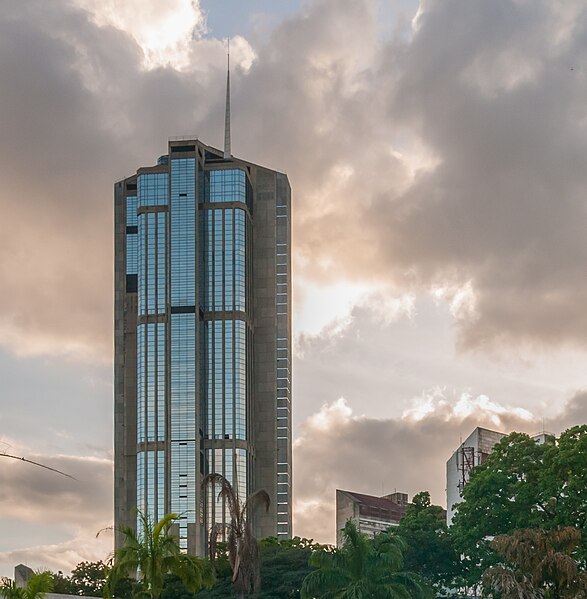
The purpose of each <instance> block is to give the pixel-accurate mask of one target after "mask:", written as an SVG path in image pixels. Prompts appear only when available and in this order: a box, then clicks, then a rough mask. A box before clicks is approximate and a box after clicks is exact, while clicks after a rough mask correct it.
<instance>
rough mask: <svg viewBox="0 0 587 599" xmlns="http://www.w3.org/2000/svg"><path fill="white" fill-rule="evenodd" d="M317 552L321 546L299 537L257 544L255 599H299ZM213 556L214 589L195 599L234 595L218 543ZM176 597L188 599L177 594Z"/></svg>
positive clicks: (270, 538) (222, 552)
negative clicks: (257, 588)
mask: <svg viewBox="0 0 587 599" xmlns="http://www.w3.org/2000/svg"><path fill="white" fill-rule="evenodd" d="M319 549H325V546H324V545H319V544H317V543H314V542H313V541H312V540H311V539H302V538H300V537H295V538H293V539H283V540H278V539H276V538H275V537H269V538H266V539H262V540H261V541H259V562H260V571H261V590H260V592H259V594H258V595H257V598H258V599H276V598H277V597H279V599H299V597H300V589H301V588H302V583H303V581H304V578H305V577H306V576H307V575H308V574H309V573H310V572H311V571H312V570H313V568H312V567H311V566H310V565H309V563H308V562H309V559H310V557H311V555H312V553H313V552H314V551H318V550H319ZM217 556H218V557H217V558H216V561H215V564H216V577H217V582H216V585H215V586H214V588H212V589H210V590H204V591H200V592H199V593H198V594H197V595H196V597H197V599H217V598H220V597H222V598H226V597H228V596H231V595H233V594H234V590H233V589H232V570H231V569H230V565H229V563H228V559H227V557H226V552H225V545H224V544H221V543H219V547H218V551H217ZM176 592H177V588H176ZM177 597H182V599H188V598H187V597H186V598H184V597H183V595H181V594H180V593H179V592H178V594H177ZM174 598H175V595H171V594H170V595H169V596H168V597H162V599H174Z"/></svg>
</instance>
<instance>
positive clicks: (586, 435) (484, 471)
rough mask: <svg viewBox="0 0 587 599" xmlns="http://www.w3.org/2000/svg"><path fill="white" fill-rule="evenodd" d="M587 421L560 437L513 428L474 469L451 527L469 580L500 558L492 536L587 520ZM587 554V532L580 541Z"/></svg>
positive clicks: (583, 526) (582, 523)
mask: <svg viewBox="0 0 587 599" xmlns="http://www.w3.org/2000/svg"><path fill="white" fill-rule="evenodd" d="M585 488H587V426H576V427H573V428H571V429H569V430H567V431H565V432H564V433H562V435H561V436H560V438H559V439H558V440H557V442H554V440H553V442H552V443H546V444H543V445H539V444H537V443H536V442H535V441H534V440H533V439H531V438H530V437H529V436H528V435H525V434H523V433H512V434H510V435H507V436H506V437H504V438H503V439H502V440H501V441H500V442H499V443H497V444H496V445H495V447H494V449H493V452H492V453H491V454H490V455H489V456H488V458H487V461H486V462H485V463H484V464H482V465H480V466H477V467H476V468H474V469H473V471H472V473H471V476H470V480H469V482H468V484H467V485H466V486H465V487H464V490H463V501H462V502H461V503H460V504H459V505H458V506H457V511H456V515H455V517H454V520H453V526H452V527H451V534H452V535H453V538H454V539H455V543H456V547H457V549H458V550H459V551H460V552H461V553H462V554H463V562H462V564H463V571H465V572H466V573H467V578H468V581H469V583H475V582H478V581H479V578H480V576H481V573H482V572H483V571H484V570H485V569H486V568H487V567H489V566H491V565H492V564H493V563H494V562H495V560H496V557H495V554H494V552H493V551H492V550H491V548H490V540H491V538H493V537H494V536H496V535H501V534H511V533H513V532H514V531H515V530H517V529H522V528H542V529H553V528H557V527H566V526H572V527H575V528H577V529H578V530H579V531H580V532H584V531H585V529H586V525H587V494H586V493H585V492H584V489H585ZM578 551H579V554H580V556H581V557H582V558H585V557H587V536H586V535H583V536H582V539H581V541H580V545H579V547H578Z"/></svg>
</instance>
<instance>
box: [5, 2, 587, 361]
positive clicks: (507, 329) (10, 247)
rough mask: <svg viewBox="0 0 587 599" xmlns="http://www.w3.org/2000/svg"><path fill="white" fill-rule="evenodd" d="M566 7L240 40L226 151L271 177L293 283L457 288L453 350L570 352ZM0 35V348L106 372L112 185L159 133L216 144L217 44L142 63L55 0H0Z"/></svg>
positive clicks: (294, 20) (544, 5)
mask: <svg viewBox="0 0 587 599" xmlns="http://www.w3.org/2000/svg"><path fill="white" fill-rule="evenodd" d="M583 10H584V8H583V7H582V5H581V3H579V2H571V3H569V2H565V3H558V2H555V3H553V2H547V1H546V0H544V1H541V2H538V3H519V2H514V0H500V1H499V2H497V3H491V4H490V5H488V4H487V3H484V2H483V1H482V0H474V1H473V2H470V1H467V2H464V1H463V0H451V1H450V2H438V1H435V0H431V1H428V2H422V4H421V8H420V13H419V16H418V19H417V24H418V25H417V28H416V29H415V31H414V32H412V33H411V34H410V35H407V36H406V35H400V36H398V37H396V38H393V39H391V40H390V39H388V40H387V41H382V40H381V37H380V33H381V32H380V31H379V30H378V21H377V18H378V12H377V3H376V2H375V0H361V1H360V2H357V1H350V0H342V1H341V0H338V1H336V2H334V1H332V0H316V1H315V2H313V3H310V4H308V5H306V6H305V8H304V9H303V10H302V11H301V12H300V13H298V14H297V15H294V16H292V17H290V18H288V19H287V20H285V21H284V22H282V23H281V24H279V25H278V26H277V28H276V30H275V31H274V33H273V35H272V36H270V37H269V38H268V39H267V38H263V39H264V40H265V41H259V42H257V46H256V47H255V48H254V50H255V53H256V60H255V61H254V62H253V64H252V66H251V68H250V69H249V70H244V69H243V68H240V67H237V68H235V71H234V74H233V79H234V85H233V88H234V123H235V125H234V142H235V143H234V146H235V149H236V151H237V152H238V153H239V154H242V155H245V156H247V157H249V158H251V159H252V160H257V161H259V162H262V163H265V164H269V165H273V166H277V167H282V168H287V170H288V172H289V174H290V178H291V180H292V183H293V187H294V192H295V208H296V210H295V222H294V233H295V240H296V262H297V272H298V274H299V275H304V276H306V277H315V278H316V279H317V280H320V281H322V282H325V281H328V280H331V281H332V280H335V279H340V278H341V277H343V278H353V279H354V280H363V281H366V282H371V283H380V284H388V283H389V282H392V283H393V284H395V285H396V286H401V287H403V288H404V289H409V290H413V291H418V292H419V291H422V290H423V289H428V288H429V287H430V286H431V285H440V286H449V287H452V288H453V289H458V288H462V287H463V286H464V285H467V284H469V285H470V289H471V298H472V299H474V303H475V310H474V311H473V310H471V311H469V313H467V314H465V315H463V316H462V317H461V318H460V321H459V331H460V343H461V346H462V347H467V348H474V347H482V348H488V349H490V348H492V347H494V346H495V345H496V344H497V345H499V344H500V343H522V344H523V343H534V342H541V343H546V344H553V345H558V344H561V343H565V342H569V343H575V344H579V345H581V346H583V343H584V340H585V338H586V336H587V321H586V319H585V315H584V310H583V309H582V305H583V304H584V303H585V296H586V295H587V289H586V288H585V286H584V285H583V279H584V277H582V274H581V268H582V266H581V265H582V264H583V263H584V262H585V259H586V258H587V251H586V242H585V237H584V235H583V228H584V227H583V224H584V219H585V216H584V209H583V200H582V198H583V195H584V194H583V189H584V187H585V184H586V183H587V181H586V180H585V174H584V173H585V169H583V168H582V166H581V165H582V159H583V156H584V155H585V149H586V147H585V141H584V140H585V139H586V136H585V134H584V133H585V132H584V124H583V122H584V116H583V106H584V104H585V102H584V97H585V71H584V68H583V65H584V64H585V63H586V61H585V58H586V57H587V53H586V47H585V43H584V40H585V22H586V21H585V19H582V18H580V17H581V15H582V11H583ZM455 15H458V18H455ZM357 31H361V32H362V33H361V35H356V32H357ZM447 31H451V32H452V33H451V35H447ZM0 32H1V34H2V35H1V42H0V44H1V48H0V49H1V51H2V52H1V56H2V58H1V59H0V60H1V62H0V66H1V68H0V84H1V85H2V89H3V90H5V92H4V93H3V98H2V102H1V103H0V117H1V118H0V122H1V123H2V124H1V125H0V134H1V136H2V140H3V143H2V144H0V174H1V175H2V176H1V177H0V181H1V183H0V202H1V203H2V209H3V211H4V213H5V214H6V213H7V214H10V215H11V216H10V218H8V219H3V223H2V225H1V229H2V230H1V231H0V232H1V236H2V246H1V253H0V280H1V282H2V287H3V289H4V293H3V296H2V299H1V300H0V336H1V337H2V340H3V342H4V343H5V344H7V345H9V346H10V347H12V348H13V349H16V350H17V351H21V352H23V353H27V352H28V353H30V352H36V353H47V352H55V351H61V352H65V353H69V354H71V353H77V354H83V352H86V353H87V352H94V353H96V352H97V353H99V354H100V355H101V356H102V357H104V358H105V359H108V358H109V355H110V347H111V333H110V328H111V327H110V325H109V323H110V322H111V318H112V311H111V299H110V296H109V294H107V293H104V290H107V289H109V288H111V281H112V278H111V277H112V274H111V273H112V251H111V248H112V243H111V238H112V233H111V232H112V200H111V195H112V191H111V190H112V180H113V179H114V178H116V177H117V176H123V175H125V174H128V173H129V172H132V171H133V170H134V169H135V168H136V167H137V166H138V165H142V164H149V163H151V162H152V161H153V159H154V158H155V157H156V156H157V155H158V153H159V152H161V151H163V150H164V147H165V140H166V138H167V136H168V135H173V134H178V133H186V132H189V131H193V130H196V131H197V132H198V133H199V135H200V136H201V137H202V138H203V139H206V140H207V141H211V142H212V143H214V142H215V141H218V140H219V139H220V133H221V131H220V129H221V125H222V101H221V99H222V95H223V94H222V88H223V73H222V70H223V62H224V61H223V57H222V48H221V44H220V43H217V42H214V41H213V40H205V39H202V40H199V41H196V42H194V44H193V48H192V51H191V55H190V57H189V59H190V64H189V66H188V68H186V69H185V70H182V71H178V70H175V69H174V68H172V67H171V66H168V67H159V68H155V69H151V70H145V69H144V68H143V53H142V50H141V48H140V47H139V46H138V45H137V44H136V42H135V41H134V39H133V38H131V37H130V35H128V34H127V33H125V32H123V31H120V30H117V29H115V28H114V27H112V26H107V25H104V26H100V27H99V26H97V25H96V24H95V23H94V22H93V21H92V20H91V19H90V18H89V15H88V13H86V12H84V11H83V10H81V9H77V8H75V7H74V6H72V5H71V4H69V3H66V2H62V1H57V2H52V3H50V4H47V3H43V2H39V1H38V0H28V1H27V2H20V3H12V4H11V5H10V6H8V7H7V9H6V11H4V13H3V16H2V20H1V21H0ZM571 68H573V70H571ZM31 273H34V276H31Z"/></svg>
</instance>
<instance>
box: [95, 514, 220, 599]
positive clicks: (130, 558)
mask: <svg viewBox="0 0 587 599" xmlns="http://www.w3.org/2000/svg"><path fill="white" fill-rule="evenodd" d="M138 516H139V524H140V527H139V529H140V530H139V532H138V533H135V531H134V530H133V529H132V528H131V527H122V528H120V530H119V532H120V533H121V534H122V535H123V538H124V544H123V546H122V547H120V548H119V549H117V550H116V551H114V553H113V554H112V568H111V570H110V572H109V574H108V583H107V586H106V593H107V594H109V595H112V594H113V589H114V587H115V585H116V584H117V583H118V582H119V581H120V580H121V579H123V578H125V577H128V576H134V575H135V574H136V575H137V577H138V578H139V580H140V582H141V583H142V587H143V589H142V594H143V595H144V596H147V597H151V598H153V599H158V598H159V597H160V596H161V592H162V590H163V582H164V577H165V575H166V574H175V575H176V576H178V577H179V578H180V579H181V581H182V582H183V584H184V585H185V587H186V588H187V589H188V590H190V591H191V592H194V593H195V592H196V591H198V590H200V589H201V588H202V587H209V586H211V585H212V584H213V582H214V576H213V573H212V568H211V566H210V563H209V562H208V561H207V560H203V559H201V558H198V557H195V556H193V555H187V554H184V553H182V552H181V549H180V547H179V544H178V542H177V539H176V538H175V537H174V536H173V535H172V534H171V526H172V525H173V523H174V522H175V521H176V520H177V519H178V516H177V515H176V514H167V515H166V516H165V517H163V518H162V519H161V520H160V521H159V522H157V523H156V524H155V523H153V521H152V520H151V518H149V517H148V516H147V515H145V514H142V513H140V512H139V514H138Z"/></svg>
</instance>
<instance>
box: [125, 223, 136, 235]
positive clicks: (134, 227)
mask: <svg viewBox="0 0 587 599" xmlns="http://www.w3.org/2000/svg"><path fill="white" fill-rule="evenodd" d="M138 232H139V228H138V227H137V226H132V225H131V226H130V227H127V228H126V233H127V235H128V234H132V233H138Z"/></svg>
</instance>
